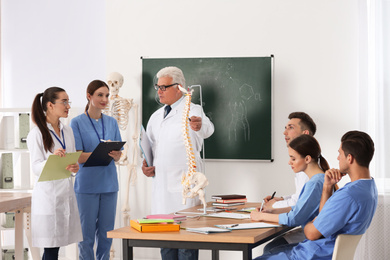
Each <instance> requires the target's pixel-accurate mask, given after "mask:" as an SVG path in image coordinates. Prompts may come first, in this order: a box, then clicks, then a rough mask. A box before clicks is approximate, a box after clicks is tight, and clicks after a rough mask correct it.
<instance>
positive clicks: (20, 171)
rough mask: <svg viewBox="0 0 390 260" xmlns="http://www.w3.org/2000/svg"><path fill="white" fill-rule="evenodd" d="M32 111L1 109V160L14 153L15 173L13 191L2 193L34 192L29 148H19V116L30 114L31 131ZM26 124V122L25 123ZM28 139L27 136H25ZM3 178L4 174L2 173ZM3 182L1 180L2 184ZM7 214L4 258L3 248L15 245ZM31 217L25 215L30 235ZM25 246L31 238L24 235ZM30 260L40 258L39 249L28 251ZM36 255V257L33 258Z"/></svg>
mask: <svg viewBox="0 0 390 260" xmlns="http://www.w3.org/2000/svg"><path fill="white" fill-rule="evenodd" d="M30 111H31V109H30V108H0V131H1V136H0V139H1V140H2V141H1V142H0V158H1V154H4V153H12V166H13V167H12V170H13V171H12V172H13V176H12V178H13V184H14V187H13V188H12V189H3V188H2V189H0V192H12V191H17V192H27V193H31V192H32V186H33V182H32V174H31V170H30V154H29V151H28V149H27V148H25V147H23V148H19V147H20V146H19V138H20V137H19V115H20V114H29V121H28V124H29V126H30V127H29V128H28V129H27V130H29V129H31V116H30V115H31V113H30ZM25 123H26V122H25ZM25 137H27V136H25ZM1 176H2V173H1ZM2 181H3V180H2V179H1V182H2ZM4 216H5V213H2V216H1V221H0V236H1V237H0V250H1V251H0V255H1V257H3V250H2V248H3V246H6V247H5V248H10V247H14V248H15V245H13V244H10V241H14V240H13V239H12V238H13V237H12V236H13V235H14V233H13V230H14V228H5V227H3V224H4V223H5V217H4ZM29 221H30V215H29V213H26V214H24V228H25V234H26V235H27V236H28V234H30V225H29ZM23 240H24V242H23V245H24V247H25V248H28V247H29V246H28V245H29V243H28V242H30V238H29V237H26V236H25V235H24V239H23ZM28 251H29V252H28V255H29V259H35V258H37V257H38V256H39V249H35V250H33V251H31V250H28ZM34 255H35V257H33V256H34Z"/></svg>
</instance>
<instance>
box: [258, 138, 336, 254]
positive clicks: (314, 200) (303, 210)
mask: <svg viewBox="0 0 390 260" xmlns="http://www.w3.org/2000/svg"><path fill="white" fill-rule="evenodd" d="M288 154H289V156H290V160H289V162H288V164H289V165H290V166H291V168H292V170H293V171H294V172H295V173H297V172H300V171H303V172H304V173H305V174H306V175H307V176H308V177H309V181H308V182H307V183H306V184H305V185H304V186H303V188H302V191H301V194H300V195H299V198H298V201H297V204H296V205H295V206H292V207H287V208H275V209H270V210H263V211H261V212H260V209H258V210H257V211H253V212H252V213H251V219H252V220H254V221H270V222H278V223H279V224H282V225H286V226H289V227H296V226H302V229H298V230H293V231H291V232H290V233H287V234H285V235H283V236H281V237H278V238H276V239H275V240H273V241H271V242H270V243H269V244H268V245H267V246H266V247H265V248H264V253H275V251H276V250H278V247H279V246H281V245H288V244H289V246H291V247H293V246H295V245H297V243H299V242H301V241H303V240H305V239H306V238H305V234H304V233H303V228H304V226H305V224H306V223H307V222H309V221H311V220H313V219H314V218H315V217H316V216H317V215H318V210H319V205H320V200H321V194H322V186H323V183H324V172H325V171H326V170H328V169H329V165H328V162H327V161H326V160H325V158H324V157H322V155H321V147H320V145H319V144H318V142H317V140H316V139H315V138H314V137H312V136H309V135H301V136H299V137H296V138H295V139H294V140H292V141H291V142H290V144H289V147H288ZM284 248H286V246H284Z"/></svg>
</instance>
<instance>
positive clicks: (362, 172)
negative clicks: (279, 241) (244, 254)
mask: <svg viewBox="0 0 390 260" xmlns="http://www.w3.org/2000/svg"><path fill="white" fill-rule="evenodd" d="M374 150H375V149H374V142H373V141H372V139H371V138H370V136H369V135H367V134H366V133H363V132H359V131H350V132H348V133H346V134H345V135H344V136H343V137H342V138H341V146H340V148H339V156H338V158H337V159H338V160H339V168H340V169H330V170H328V171H326V172H325V180H324V185H323V190H322V197H321V202H320V213H319V215H318V216H317V217H316V218H315V219H314V220H313V221H312V222H309V223H308V224H306V226H305V230H304V231H305V235H306V237H307V238H308V239H306V240H305V241H303V242H301V243H299V244H298V245H297V246H295V247H294V248H292V249H291V248H290V249H286V250H278V251H279V252H280V253H277V254H264V255H263V256H260V257H258V258H256V260H259V259H278V260H279V259H297V260H298V259H299V260H301V259H329V260H330V259H332V254H333V249H334V244H335V240H336V238H337V236H338V235H339V234H349V235H360V234H364V233H365V232H366V230H367V228H368V227H369V226H370V223H371V220H372V218H373V216H374V213H375V210H376V206H377V203H378V191H377V189H376V185H375V182H374V179H373V178H372V177H371V176H370V170H369V168H368V167H369V164H370V162H371V159H372V157H373V155H374ZM346 174H348V175H349V177H350V178H351V182H350V183H347V184H346V185H345V186H344V187H342V188H340V189H338V190H337V191H336V192H334V194H333V195H332V192H333V188H334V186H335V185H336V183H337V182H339V181H340V180H341V178H342V177H343V176H344V175H346ZM281 247H283V246H281Z"/></svg>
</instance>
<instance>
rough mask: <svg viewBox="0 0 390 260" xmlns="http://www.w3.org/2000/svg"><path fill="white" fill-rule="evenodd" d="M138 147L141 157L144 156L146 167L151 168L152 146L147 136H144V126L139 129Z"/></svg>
mask: <svg viewBox="0 0 390 260" xmlns="http://www.w3.org/2000/svg"><path fill="white" fill-rule="evenodd" d="M139 147H140V148H141V152H142V155H143V156H144V158H145V160H146V163H147V164H148V166H153V152H152V145H151V144H150V140H149V137H148V135H147V134H146V131H145V128H144V126H142V127H141V135H140V138H139Z"/></svg>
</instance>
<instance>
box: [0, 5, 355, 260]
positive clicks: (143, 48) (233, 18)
mask: <svg viewBox="0 0 390 260" xmlns="http://www.w3.org/2000/svg"><path fill="white" fill-rule="evenodd" d="M40 1H41V2H39V4H40V5H41V6H42V4H47V3H46V2H45V1H44V0H40ZM11 2H12V3H14V2H15V3H20V2H21V1H19V0H18V1H10V0H8V1H7V0H3V1H2V2H1V3H2V5H4V4H10V3H11ZM22 2H24V5H23V7H24V8H28V10H31V12H35V11H36V12H39V16H42V15H45V12H43V11H42V10H41V9H40V8H39V6H38V4H36V1H34V4H32V3H30V1H22ZM27 2H28V3H30V4H29V5H28V6H26V3H27ZM50 3H52V2H50ZM66 3H68V1H64V2H61V1H60V2H56V4H54V3H52V8H55V9H56V10H57V11H58V13H57V14H58V15H64V13H63V12H65V15H66V14H75V13H78V15H79V16H78V17H79V19H68V20H67V19H64V20H63V22H61V20H55V21H56V22H55V23H53V22H52V20H51V19H49V18H50V17H48V19H43V20H42V21H41V20H40V22H39V25H40V26H42V27H43V28H45V30H47V31H48V32H50V34H51V35H53V34H54V35H56V36H57V37H61V38H60V39H61V40H67V43H69V44H68V45H66V46H65V47H64V45H61V46H62V48H61V49H58V50H55V49H52V48H51V47H50V45H49V44H46V43H45V44H44V45H43V46H44V47H43V49H41V48H40V47H39V45H40V44H41V43H44V42H43V41H44V39H45V37H42V35H41V34H40V33H41V31H38V30H36V29H34V26H32V25H33V24H34V21H36V20H34V19H32V18H31V16H28V17H30V18H29V19H30V20H29V21H27V22H28V24H30V23H31V30H32V31H31V34H29V35H15V36H14V37H16V38H15V40H20V41H21V42H23V43H24V47H25V48H27V51H25V52H23V53H24V54H25V55H27V56H28V55H32V57H34V59H28V60H23V59H22V60H23V61H24V62H25V63H26V68H25V69H23V73H22V74H21V75H16V76H13V78H14V80H21V79H20V78H19V77H23V78H24V81H23V83H20V84H14V82H10V81H8V79H9V78H8V77H9V76H10V75H12V71H11V72H10V71H4V74H3V76H4V78H3V83H6V84H4V85H3V86H4V88H5V94H6V95H8V96H9V97H12V100H13V102H12V103H5V104H8V106H9V107H18V106H24V107H25V106H27V107H29V106H30V104H31V101H32V97H31V95H33V94H35V93H37V92H40V91H41V90H42V89H43V88H46V87H48V86H49V85H52V84H58V85H61V86H63V87H64V88H66V89H67V90H68V92H70V93H69V94H70V97H71V99H73V100H76V104H75V106H77V107H80V106H84V104H85V103H84V92H85V87H86V84H87V83H88V82H89V81H90V80H92V79H95V78H102V77H104V75H107V74H108V73H109V72H112V71H117V72H120V73H121V74H122V75H123V76H124V78H125V82H124V86H123V88H122V89H121V92H120V95H121V96H122V97H127V98H134V100H135V101H136V102H137V103H138V104H140V100H141V59H140V57H141V56H144V57H145V56H147V57H241V56H268V55H270V54H274V55H275V77H274V83H275V84H274V109H273V112H274V114H273V122H274V123H273V143H274V159H275V160H274V162H273V163H260V162H207V163H206V174H207V176H208V178H209V181H210V185H209V186H208V188H207V198H208V199H210V196H211V195H212V194H216V193H244V194H246V195H247V197H248V199H249V200H250V201H259V200H260V199H261V198H263V197H264V196H265V195H267V194H271V193H272V192H273V191H276V192H277V195H283V194H289V193H292V192H293V191H294V186H293V174H292V172H291V170H290V168H289V166H288V165H287V160H288V155H287V151H286V148H285V142H284V139H283V135H282V131H283V129H284V126H285V124H286V122H287V116H288V114H289V113H290V112H292V111H305V112H307V113H309V114H310V115H311V116H312V117H313V119H314V120H315V121H316V123H317V126H318V132H317V134H316V137H317V139H318V140H319V142H320V144H321V145H322V149H323V155H324V157H326V158H327V159H328V161H329V163H330V164H331V166H333V167H337V160H336V157H337V149H338V146H339V140H340V137H341V136H342V134H343V133H345V132H346V131H348V130H351V129H356V128H357V127H358V117H357V108H358V103H357V92H356V91H357V83H358V76H359V73H358V46H359V43H358V33H359V31H358V29H359V27H358V8H357V2H356V1H353V0H345V1H335V0H328V1H324V0H323V1H313V0H295V1H281V0H274V1H266V0H242V1H234V0H214V1H205V0H199V1H188V0H181V1H179V0H167V1H160V0H144V1H127V0H106V1H105V6H103V5H102V2H101V1H99V2H98V3H95V1H88V2H85V6H84V5H83V8H81V10H80V8H78V7H77V6H74V5H73V4H69V5H67V4H66ZM96 5H97V6H96ZM96 8H105V9H106V13H105V15H102V14H101V13H100V12H97V13H99V16H98V17H95V16H94V11H96V10H95V9H96ZM61 9H63V10H64V11H63V12H62V11H61ZM3 10H4V8H2V11H3ZM39 10H41V11H39ZM99 10H100V9H99ZM26 13H27V14H28V12H26ZM27 14H26V15H27ZM2 15H4V14H3V13H2ZM6 15H14V14H6ZM89 15H91V16H92V18H90V16H89ZM37 17H38V16H37ZM24 18H25V17H19V18H18V19H21V20H22V21H23V19H24ZM98 18H101V20H100V19H98ZM2 19H3V17H2ZM90 19H93V23H90ZM103 19H106V21H105V22H104V21H103ZM70 22H71V23H72V26H69V23H70ZM73 23H74V24H73ZM86 23H90V25H91V26H90V27H84V25H85V24H86ZM92 24H95V26H92ZM2 26H4V23H3V24H2ZM103 27H105V28H103ZM88 28H91V29H88ZM79 29H80V30H79ZM102 29H106V32H105V33H104V32H103V33H102V35H101V37H99V40H101V42H99V43H97V42H96V41H93V43H91V42H90V41H89V37H96V36H97V35H99V34H100V33H101V30H102ZM74 30H77V32H78V37H79V38H75V37H74V34H73V32H74ZM56 31H57V32H58V31H59V32H61V33H58V34H56V33H55V32H56ZM3 33H4V32H3ZM67 36H68V37H67ZM100 38H101V39H100ZM70 39H71V40H70ZM2 40H6V39H4V38H3V37H2ZM29 41H30V42H31V46H30V45H29V44H28V42H29ZM96 44H97V45H96ZM89 46H92V47H93V46H94V47H96V46H98V47H96V48H100V49H98V50H97V49H94V50H93V51H91V52H89V51H88V47H89ZM6 47H7V46H5V45H3V48H6ZM92 47H91V48H92ZM37 48H38V50H41V51H42V50H43V53H45V52H47V54H46V53H45V54H44V55H43V56H39V57H36V56H34V55H35V53H34V51H36V50H37ZM63 49H65V50H66V55H63V60H59V61H58V63H65V64H67V65H66V66H68V68H69V70H66V69H64V70H61V71H55V70H54V68H50V67H48V66H47V64H53V66H56V63H45V66H35V65H34V64H36V62H37V61H39V59H43V60H49V58H50V57H51V56H52V55H57V54H58V53H60V52H61V51H63ZM46 50H50V51H46ZM21 51H22V50H21ZM3 52H4V49H3ZM70 54H72V55H70ZM85 55H87V56H85ZM94 55H99V58H97V60H96V59H93V58H92V57H94ZM104 55H105V57H104ZM27 56H26V57H27ZM3 58H6V56H5V54H4V53H3ZM19 58H20V57H19ZM104 60H105V61H106V62H105V61H104ZM100 62H103V63H104V66H105V68H106V71H102V69H101V68H102V67H101V66H100V65H101V64H99V66H97V69H91V67H90V66H93V65H94V64H95V65H96V64H98V63H100ZM76 65H77V69H75V68H74V66H76ZM4 66H7V64H4ZM3 68H5V67H3ZM48 68H50V70H49V69H48ZM9 73H11V74H9ZM37 75H40V76H39V77H37ZM45 75H52V76H53V77H54V78H55V79H56V81H55V82H53V83H52V82H47V81H40V80H39V79H41V78H42V77H45ZM80 75H81V76H80ZM29 79H31V80H29ZM65 79H66V80H68V81H66V82H65V81H64V80H65ZM57 80H58V81H57ZM69 80H70V82H69ZM29 82H30V83H31V84H29ZM15 93H16V94H17V95H16V94H15ZM20 93H26V95H20ZM15 97H17V98H15ZM7 102H8V101H7ZM144 124H146V122H144ZM131 134H132V131H131V130H128V131H126V132H125V133H124V135H123V137H122V138H123V139H125V140H128V141H131ZM206 149H207V148H206ZM139 162H140V160H139ZM120 178H121V196H122V198H123V196H125V194H124V189H125V184H124V182H125V181H126V179H127V171H126V168H125V167H121V170H120ZM280 180H283V181H282V182H281V181H280ZM150 181H151V180H150V179H147V178H146V177H144V176H143V174H142V172H141V171H140V170H138V178H137V180H136V184H135V186H131V188H130V189H131V190H130V204H131V205H130V206H131V212H130V213H131V217H132V218H139V217H143V216H145V215H146V214H148V213H149V209H150V193H151V191H150ZM120 206H121V205H119V208H120ZM117 225H118V226H120V225H121V224H120V221H119V216H118V221H117ZM115 248H116V250H117V256H118V253H119V252H118V250H120V243H119V241H115ZM257 254H259V250H255V251H254V255H257ZM238 255H239V254H238V253H231V254H229V255H228V254H224V255H222V256H221V259H228V260H229V259H238V257H239V256H238ZM135 256H136V257H137V258H138V259H154V258H156V257H157V258H158V256H159V253H158V250H156V249H152V250H151V249H135ZM201 259H211V256H210V253H209V252H201Z"/></svg>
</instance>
